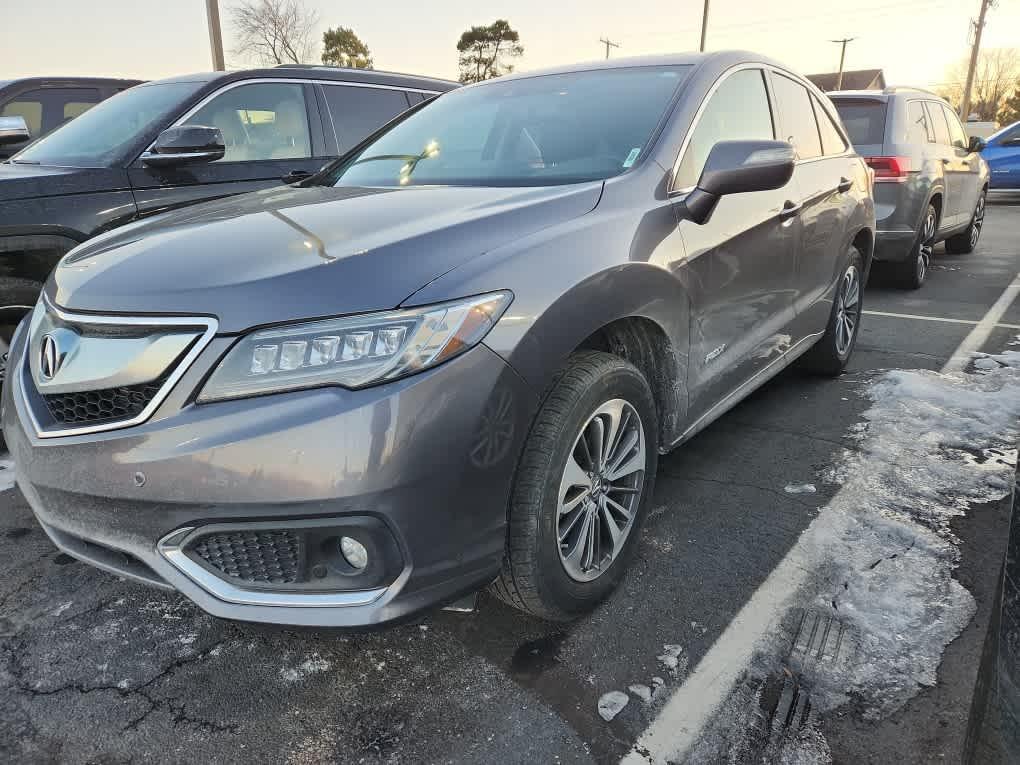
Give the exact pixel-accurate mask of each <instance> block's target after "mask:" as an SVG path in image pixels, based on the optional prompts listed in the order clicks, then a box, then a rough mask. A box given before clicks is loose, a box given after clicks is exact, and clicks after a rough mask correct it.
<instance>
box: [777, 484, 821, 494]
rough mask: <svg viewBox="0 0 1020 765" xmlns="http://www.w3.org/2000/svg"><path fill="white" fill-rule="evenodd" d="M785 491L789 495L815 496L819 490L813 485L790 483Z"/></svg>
mask: <svg viewBox="0 0 1020 765" xmlns="http://www.w3.org/2000/svg"><path fill="white" fill-rule="evenodd" d="M783 491H785V492H786V493H787V494H814V493H815V491H817V490H816V489H815V485H814V484H813V483H788V484H787V485H786V486H785V487H784V488H783Z"/></svg>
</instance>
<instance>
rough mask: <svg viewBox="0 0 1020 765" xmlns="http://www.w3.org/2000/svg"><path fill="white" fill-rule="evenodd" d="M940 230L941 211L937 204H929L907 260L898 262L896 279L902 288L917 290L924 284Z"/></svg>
mask: <svg viewBox="0 0 1020 765" xmlns="http://www.w3.org/2000/svg"><path fill="white" fill-rule="evenodd" d="M938 230H939V213H938V210H936V209H935V205H933V204H929V205H928V209H927V210H926V211H925V214H924V217H923V218H921V227H920V228H919V229H918V231H917V237H916V238H915V239H914V243H913V244H912V245H911V246H910V254H909V255H907V258H906V260H904V261H902V262H900V263H897V264H896V281H897V283H898V284H899V286H900V288H901V289H905V290H916V289H920V287H921V285H922V284H924V280H925V279H926V278H927V277H928V270H929V268H930V267H931V256H932V253H933V252H934V251H935V237H936V233H937V232H938Z"/></svg>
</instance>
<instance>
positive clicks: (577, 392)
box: [492, 351, 658, 620]
mask: <svg viewBox="0 0 1020 765" xmlns="http://www.w3.org/2000/svg"><path fill="white" fill-rule="evenodd" d="M657 432H658V431H657V423H656V410H655V403H654V400H653V398H652V393H651V390H650V389H649V387H648V383H647V381H646V380H645V378H644V377H643V376H642V375H641V373H640V372H639V371H638V370H637V369H636V368H635V367H634V366H633V365H632V364H629V363H628V362H626V361H624V360H623V359H621V358H619V357H617V356H613V355H610V354H608V353H601V352H597V351H582V352H578V353H575V354H573V355H571V357H570V359H569V363H568V365H567V367H566V369H565V371H564V372H563V374H562V375H561V376H560V378H559V379H558V380H557V381H556V382H555V384H554V386H553V387H552V389H551V390H550V392H549V395H548V396H547V398H546V399H545V402H544V403H543V404H542V407H541V409H540V410H539V412H538V414H537V415H536V418H535V422H534V424H533V426H532V429H531V433H530V434H529V436H528V441H527V443H526V445H525V448H524V453H523V455H522V457H521V464H520V467H519V468H518V471H517V475H516V477H515V481H514V487H513V491H512V496H511V504H510V517H509V530H508V538H507V551H506V556H505V558H504V563H503V571H502V573H501V574H500V577H499V578H498V579H497V580H496V582H495V583H494V584H493V585H492V591H493V593H494V594H495V595H496V596H497V597H498V598H500V599H501V600H503V601H505V602H506V603H508V604H510V605H512V606H514V607H516V608H519V609H521V610H523V611H526V612H528V613H531V614H534V615H535V616H539V617H542V618H545V619H554V620H568V619H573V618H575V617H578V616H580V615H582V614H584V613H586V612H587V611H590V610H591V609H592V608H594V607H595V606H596V605H597V604H598V603H599V602H600V601H601V600H602V599H603V598H605V597H606V596H607V595H608V594H609V593H610V592H612V590H613V589H614V588H615V587H616V585H617V584H618V583H619V581H620V579H621V578H622V576H623V574H624V572H625V571H626V568H627V565H628V563H629V561H630V559H631V557H632V555H633V551H634V546H635V539H636V538H637V536H638V532H639V530H640V528H641V523H642V520H643V519H644V515H645V512H646V508H647V505H648V503H649V502H650V501H651V495H652V488H653V483H654V478H655V469H656V460H657V445H658V442H657V438H656V433H657Z"/></svg>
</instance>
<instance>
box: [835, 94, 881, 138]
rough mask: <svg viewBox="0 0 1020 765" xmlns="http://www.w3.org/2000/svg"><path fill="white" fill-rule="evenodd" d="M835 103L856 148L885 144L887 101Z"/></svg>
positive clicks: (852, 100) (872, 100)
mask: <svg viewBox="0 0 1020 765" xmlns="http://www.w3.org/2000/svg"><path fill="white" fill-rule="evenodd" d="M834 103H835V104H836V111H837V112H839V117H840V119H841V120H843V127H845V128H846V133H847V135H848V136H850V143H852V144H854V145H855V146H865V145H867V144H882V143H885V116H886V103H885V101H878V100H874V99H867V98H860V99H858V98H854V99H848V98H840V99H839V100H835V101H834Z"/></svg>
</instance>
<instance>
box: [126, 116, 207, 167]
mask: <svg viewBox="0 0 1020 765" xmlns="http://www.w3.org/2000/svg"><path fill="white" fill-rule="evenodd" d="M226 151H227V147H226V145H225V144H224V142H223V134H222V133H221V132H220V129H219V128H215V127H204V126H202V125H181V126H179V127H172V128H167V129H166V130H164V131H163V132H162V133H160V134H159V136H158V137H157V138H156V143H154V144H153V145H152V149H151V151H149V152H147V153H145V154H143V155H142V162H144V163H145V164H146V165H150V166H152V167H170V166H172V165H190V164H196V163H199V162H213V161H215V160H217V159H222V158H223V155H224V154H225V153H226Z"/></svg>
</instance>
